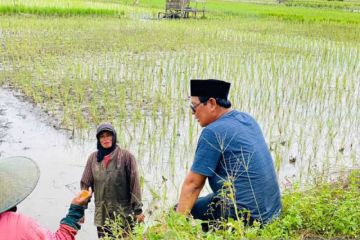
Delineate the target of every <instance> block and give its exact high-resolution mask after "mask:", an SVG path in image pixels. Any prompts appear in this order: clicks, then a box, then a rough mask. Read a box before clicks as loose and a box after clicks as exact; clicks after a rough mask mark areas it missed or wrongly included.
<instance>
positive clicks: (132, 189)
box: [80, 146, 142, 226]
mask: <svg viewBox="0 0 360 240" xmlns="http://www.w3.org/2000/svg"><path fill="white" fill-rule="evenodd" d="M96 155H97V151H96V152H94V153H92V154H91V155H90V157H89V159H88V161H87V164H86V166H85V169H84V173H83V176H82V178H81V181H80V187H81V189H88V188H89V187H92V189H93V191H94V195H95V217H94V222H95V225H96V226H103V225H104V224H105V220H106V219H107V218H110V219H114V215H115V214H116V215H118V214H120V215H122V216H124V217H126V216H127V215H129V214H135V215H138V214H140V213H141V212H142V209H141V207H142V203H141V189H140V182H139V175H138V170H137V165H136V160H135V158H134V156H133V155H132V154H131V153H130V152H128V151H127V150H125V149H121V148H120V147H119V146H116V148H115V150H114V151H113V152H112V153H110V158H111V160H110V163H109V165H108V167H107V168H106V169H105V167H104V164H103V161H101V162H97V160H96Z"/></svg>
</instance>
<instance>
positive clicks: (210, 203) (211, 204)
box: [191, 193, 254, 231]
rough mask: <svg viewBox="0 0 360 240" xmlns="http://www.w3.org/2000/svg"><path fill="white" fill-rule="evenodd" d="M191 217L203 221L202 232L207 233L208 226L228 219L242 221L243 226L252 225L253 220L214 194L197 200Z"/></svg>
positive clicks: (232, 204)
mask: <svg viewBox="0 0 360 240" xmlns="http://www.w3.org/2000/svg"><path fill="white" fill-rule="evenodd" d="M237 214H238V216H237ZM191 215H192V216H193V217H194V218H195V219H200V220H203V221H205V223H203V224H202V228H203V230H204V231H208V229H209V226H211V225H216V222H218V221H226V220H227V219H228V218H233V219H242V220H243V222H244V224H245V225H252V224H253V223H254V219H253V218H252V217H251V216H249V214H247V213H246V212H242V211H241V210H239V209H235V206H234V203H228V202H225V201H224V200H223V199H221V198H219V197H217V196H215V194H214V193H211V194H208V195H207V196H205V197H200V198H198V199H197V200H196V202H195V204H194V207H193V208H192V210H191Z"/></svg>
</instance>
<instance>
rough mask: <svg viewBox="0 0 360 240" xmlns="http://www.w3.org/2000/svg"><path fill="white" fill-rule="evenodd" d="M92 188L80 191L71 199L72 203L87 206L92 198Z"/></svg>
mask: <svg viewBox="0 0 360 240" xmlns="http://www.w3.org/2000/svg"><path fill="white" fill-rule="evenodd" d="M91 195H92V190H91V188H90V189H89V190H82V191H81V192H80V193H78V194H77V195H76V197H74V198H73V200H72V201H71V204H74V205H78V206H86V204H87V203H88V202H89V199H90V198H91Z"/></svg>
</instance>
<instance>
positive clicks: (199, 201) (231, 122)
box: [176, 79, 281, 224]
mask: <svg viewBox="0 0 360 240" xmlns="http://www.w3.org/2000/svg"><path fill="white" fill-rule="evenodd" d="M229 89H230V83H227V82H224V81H220V80H213V79H208V80H191V105H190V107H191V109H192V112H193V115H194V116H195V118H196V119H197V121H198V122H199V124H200V126H201V127H204V129H203V130H202V132H201V135H200V137H199V140H198V145H197V148H196V152H195V158H194V162H193V164H192V166H191V170H190V172H189V173H188V174H187V176H186V178H185V181H184V183H183V186H182V188H181V194H180V199H179V203H178V205H177V209H176V210H177V211H178V212H180V213H184V214H189V213H190V214H191V215H192V216H193V217H194V218H195V219H201V220H205V221H211V220H221V219H224V220H226V219H227V218H234V219H241V220H243V221H244V222H245V224H252V222H253V221H254V220H257V221H259V222H260V223H262V224H265V223H267V222H269V221H270V220H271V219H273V218H274V217H277V216H278V214H279V213H280V211H281V199H280V190H279V185H278V182H277V178H276V173H275V169H274V164H273V160H272V157H271V155H270V152H269V149H268V147H267V145H266V143H265V139H264V136H263V134H262V131H261V129H260V127H259V125H258V124H257V122H256V121H255V120H254V118H252V117H251V116H250V115H248V114H246V113H243V112H239V111H237V110H232V109H231V103H230V101H229V100H228V99H227V97H228V93H229ZM206 179H208V181H209V185H210V187H211V189H212V191H213V192H212V193H211V194H209V195H207V196H205V197H200V198H198V197H199V194H200V192H201V190H202V188H203V187H204V184H205V181H206Z"/></svg>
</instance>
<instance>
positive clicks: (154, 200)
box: [0, 89, 358, 240]
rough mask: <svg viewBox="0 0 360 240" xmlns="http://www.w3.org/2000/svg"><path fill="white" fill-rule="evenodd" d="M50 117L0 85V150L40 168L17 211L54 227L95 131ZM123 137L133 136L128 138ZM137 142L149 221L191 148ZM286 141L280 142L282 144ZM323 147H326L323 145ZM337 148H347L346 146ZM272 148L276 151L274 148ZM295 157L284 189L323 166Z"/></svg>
mask: <svg viewBox="0 0 360 240" xmlns="http://www.w3.org/2000/svg"><path fill="white" fill-rule="evenodd" d="M50 122H51V120H49V117H48V116H47V115H46V114H45V113H44V112H42V110H41V109H40V108H38V107H36V106H33V104H30V103H28V102H26V101H23V100H22V97H21V94H18V93H16V92H14V91H11V90H7V89H1V90H0V156H1V157H8V156H17V155H21V156H27V157H30V158H32V159H34V160H35V161H36V162H37V163H38V165H39V167H40V170H41V177H40V181H39V183H38V185H37V187H36V189H35V190H34V192H33V193H32V194H31V195H30V196H29V197H28V198H27V199H26V200H25V201H23V202H22V203H21V204H20V205H19V211H21V212H23V213H26V214H28V215H30V216H32V217H34V218H35V219H37V220H38V221H39V222H40V223H41V224H43V225H44V226H46V227H48V228H49V229H51V230H52V231H55V230H56V229H57V227H58V225H59V221H60V219H61V218H62V217H63V216H64V215H65V214H66V212H67V208H68V206H69V204H70V201H71V199H72V197H73V196H74V194H75V193H77V192H78V191H79V181H80V178H81V175H82V171H83V168H84V166H85V163H86V160H87V157H88V155H89V154H90V153H91V152H92V151H94V150H95V137H94V136H93V135H94V134H92V133H90V134H87V137H81V138H76V137H75V138H73V137H72V135H71V134H70V133H69V132H68V131H64V130H57V129H56V128H54V126H53V125H52V124H51V123H50ZM185 127H186V126H183V128H185ZM130 132H131V130H130ZM179 135H180V133H179ZM126 141H129V142H136V140H131V141H130V140H129V139H127V140H126ZM135 145H136V144H135ZM140 145H141V144H137V145H136V147H134V146H132V145H131V144H130V146H127V148H128V149H129V150H131V151H132V152H133V153H134V154H135V155H137V153H140V154H141V155H142V156H141V157H140V158H139V157H138V156H137V158H138V165H139V170H140V175H141V176H142V177H141V181H142V184H143V188H144V191H143V195H144V197H143V199H144V207H145V212H146V216H147V220H148V223H151V221H152V219H153V217H155V215H154V216H152V215H151V214H152V213H154V212H155V213H156V209H158V210H166V209H168V208H169V207H171V205H172V204H174V203H175V202H176V200H177V193H178V190H179V188H180V185H181V182H182V179H183V177H184V176H185V173H186V171H187V169H188V167H189V166H190V165H191V160H192V155H193V151H194V149H192V148H189V149H188V150H187V153H188V154H187V155H182V156H181V158H186V159H182V161H179V157H178V156H180V155H178V154H177V153H171V152H172V151H174V150H170V149H168V150H169V151H167V150H166V149H167V148H171V144H170V145H167V144H163V146H164V148H163V149H161V150H159V149H158V150H155V151H156V153H155V154H154V153H151V150H149V151H146V150H144V149H142V150H141V149H140V150H139V148H146V146H149V144H148V143H147V142H146V141H145V142H144V143H143V145H144V146H142V147H141V146H140ZM269 145H270V148H271V149H272V148H279V146H277V145H274V143H270V144H269ZM285 145H286V144H284V143H280V146H282V147H284V146H285ZM347 147H351V148H352V147H353V146H347ZM288 151H289V152H291V151H294V149H292V150H288ZM321 151H325V150H324V149H321ZM338 151H340V153H341V154H346V152H347V151H349V149H347V150H346V149H340V150H338ZM344 152H345V153H344ZM272 153H273V155H274V149H272ZM171 155H174V161H175V162H174V163H170V162H169V161H170V160H169V158H171ZM275 155H276V154H275ZM155 156H156V157H157V159H155ZM356 159H358V158H357V155H356V156H355V160H354V159H352V160H351V158H350V156H349V161H348V162H346V161H345V162H342V163H338V162H337V161H335V159H334V161H333V162H328V163H327V166H326V167H327V169H326V170H325V169H323V171H324V172H325V171H326V173H328V176H332V175H333V176H336V175H337V174H338V173H340V172H341V171H342V170H347V169H351V168H353V167H356V166H358V162H356ZM297 161H298V159H296V156H291V157H290V158H289V159H284V160H283V161H282V162H281V166H280V167H278V169H279V170H278V175H279V181H280V183H281V187H282V189H284V188H285V187H287V186H289V185H291V184H292V183H293V182H294V181H295V180H296V179H299V175H301V174H306V171H305V169H304V168H306V167H307V166H312V167H314V168H318V169H321V168H319V167H320V166H322V165H323V163H320V162H319V163H315V164H312V165H310V164H309V163H306V162H300V163H298V162H297ZM180 162H181V164H180ZM304 165H305V167H304ZM93 212H94V206H93V203H91V204H90V205H89V209H88V210H87V211H86V222H85V224H84V225H83V227H82V230H81V231H80V232H79V235H78V239H80V240H85V239H86V240H91V239H96V229H95V226H94V225H93Z"/></svg>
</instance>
